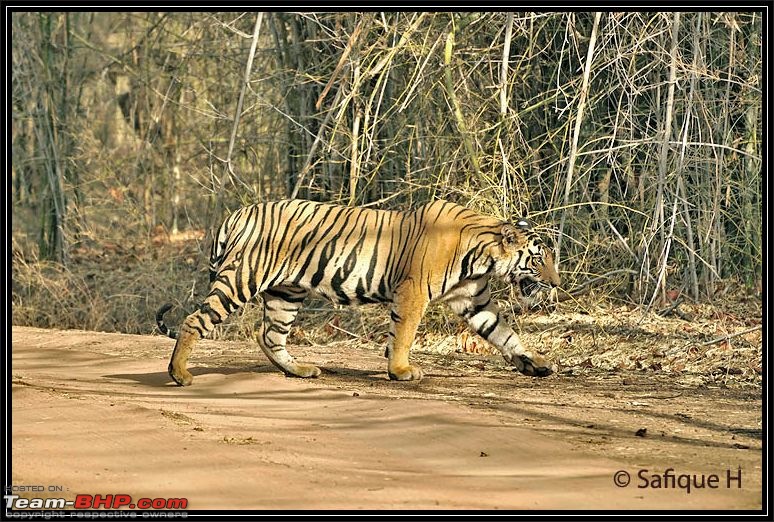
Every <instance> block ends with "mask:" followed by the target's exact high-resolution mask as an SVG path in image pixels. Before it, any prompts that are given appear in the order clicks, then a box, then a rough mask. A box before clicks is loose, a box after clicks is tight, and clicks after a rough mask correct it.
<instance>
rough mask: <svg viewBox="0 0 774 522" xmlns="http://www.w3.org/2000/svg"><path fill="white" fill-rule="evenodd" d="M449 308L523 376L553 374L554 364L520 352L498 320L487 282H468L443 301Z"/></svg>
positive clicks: (507, 328)
mask: <svg viewBox="0 0 774 522" xmlns="http://www.w3.org/2000/svg"><path fill="white" fill-rule="evenodd" d="M447 304H448V305H449V307H450V308H451V309H452V310H454V312H456V313H457V314H458V315H460V316H462V317H463V318H464V319H465V320H466V321H467V322H468V325H470V327H471V328H472V329H473V330H474V331H475V332H476V333H477V334H478V335H480V336H481V337H483V338H484V339H486V340H487V341H489V342H490V343H492V344H493V345H495V346H496V347H497V348H498V349H499V350H500V352H501V353H502V354H503V358H505V360H506V361H507V362H508V363H509V364H512V365H513V366H515V367H516V369H517V370H519V371H520V372H521V373H523V374H524V375H529V376H532V377H547V376H549V375H551V374H552V373H554V372H556V371H557V367H556V364H553V363H551V362H550V361H548V360H547V359H545V358H543V357H542V356H540V355H538V354H537V353H534V352H531V351H528V350H525V349H524V346H522V344H521V341H520V340H519V336H518V335H517V334H516V332H514V331H513V329H512V328H511V327H510V326H508V325H507V324H506V323H505V321H503V320H502V319H501V318H500V310H499V308H497V305H495V304H494V303H493V302H492V299H491V297H490V294H489V280H488V279H486V278H482V279H479V280H476V281H471V282H470V284H469V285H467V286H466V287H463V288H461V289H459V290H458V291H457V295H455V296H453V297H451V298H450V299H448V300H447Z"/></svg>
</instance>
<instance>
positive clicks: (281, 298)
mask: <svg viewBox="0 0 774 522" xmlns="http://www.w3.org/2000/svg"><path fill="white" fill-rule="evenodd" d="M307 293H308V292H307V291H306V290H304V289H302V288H300V287H296V286H275V287H273V288H269V289H268V290H266V291H264V292H263V293H262V294H261V295H262V296H263V324H261V328H260V330H259V331H258V344H259V345H260V347H261V349H262V350H263V353H265V354H266V357H268V358H269V360H270V361H271V362H272V364H274V366H276V367H277V368H279V369H280V370H282V371H283V372H284V373H285V375H292V376H295V377H317V376H318V375H320V369H319V368H318V367H316V366H313V365H311V364H304V363H299V362H296V360H295V359H294V358H293V356H292V355H290V354H289V353H288V351H287V350H286V349H285V341H286V340H287V338H288V334H289V333H290V328H291V327H292V326H293V322H294V321H295V320H296V316H297V315H298V311H299V310H300V309H301V306H302V305H303V302H304V299H306V296H307Z"/></svg>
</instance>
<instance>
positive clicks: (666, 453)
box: [12, 327, 762, 509]
mask: <svg viewBox="0 0 774 522" xmlns="http://www.w3.org/2000/svg"><path fill="white" fill-rule="evenodd" d="M172 346H173V341H171V340H170V339H167V338H162V337H153V336H135V335H119V334H102V333H94V332H83V331H57V330H43V329H38V328H26V327H14V328H13V331H12V350H13V366H12V377H13V399H12V408H13V410H12V413H13V415H12V425H13V426H12V427H13V431H12V436H13V445H12V446H13V448H12V449H13V461H12V479H13V484H14V485H17V486H18V485H21V486H31V485H42V486H45V487H46V488H48V487H49V486H61V487H62V489H63V493H62V494H61V495H62V496H64V497H65V498H68V499H72V498H74V497H75V495H76V494H79V493H85V494H103V495H104V494H111V493H112V494H116V493H122V494H129V495H132V496H133V497H135V498H137V497H143V496H144V497H151V498H157V497H185V498H187V499H188V500H189V506H188V507H189V509H235V508H243V509H328V508H337V509H346V508H352V509H459V508H473V509H551V508H558V509H608V508H610V509H662V508H677V509H760V508H761V473H762V471H761V440H762V424H761V395H760V394H761V392H760V388H759V387H756V386H746V387H724V386H712V385H707V384H702V385H689V384H685V383H684V382H681V381H679V380H675V379H673V378H671V377H670V376H669V375H660V374H659V372H658V371H650V372H631V371H626V370H624V371H616V372H611V371H603V370H600V369H595V368H592V369H589V370H588V371H584V372H583V373H582V374H580V375H579V374H577V373H573V372H571V371H569V372H564V373H560V374H558V375H554V376H551V377H549V378H546V379H542V380H536V379H532V378H528V377H524V376H522V375H520V374H517V373H514V372H512V371H510V369H509V368H508V367H506V366H504V365H503V363H502V360H501V359H499V358H498V357H493V356H486V355H469V354H449V355H438V354H428V353H417V354H415V355H414V360H415V361H416V362H418V363H419V364H420V365H422V366H423V368H424V369H425V374H426V377H425V379H424V380H423V381H422V382H420V383H396V382H390V381H389V380H388V379H387V375H386V371H385V360H384V358H383V357H382V356H381V353H379V350H376V349H369V348H368V346H351V344H346V343H339V344H332V345H327V346H315V347H293V348H292V352H293V353H294V355H296V357H298V358H299V359H301V360H306V361H310V362H314V363H315V364H318V365H320V366H321V367H322V368H323V374H322V376H321V377H320V378H319V379H316V380H301V379H292V378H286V377H284V376H283V375H282V374H280V373H279V372H278V371H277V370H275V369H274V368H273V367H271V366H270V365H269V364H268V362H267V360H266V359H265V358H264V356H263V355H262V354H260V353H259V352H260V350H258V349H257V348H256V347H254V346H253V345H251V344H250V343H238V342H224V341H218V342H216V341H203V342H201V343H200V344H199V346H198V347H197V349H196V350H195V351H194V354H193V356H192V359H191V364H190V367H191V369H192V373H193V374H194V376H195V380H194V384H193V386H191V387H188V388H179V387H176V386H173V385H172V384H171V382H170V380H169V378H168V377H167V374H166V365H167V360H168V356H169V355H170V352H171V350H172ZM638 430H639V431H640V435H644V436H638V435H636V433H637V432H638ZM668 468H673V469H674V470H676V473H677V474H698V475H701V474H704V475H709V474H716V475H719V483H718V486H719V487H718V488H717V489H708V488H705V489H697V488H696V487H695V486H694V487H693V489H692V490H691V491H690V493H688V492H687V491H685V490H684V489H679V488H675V487H669V488H661V489H656V488H653V487H648V488H640V487H638V486H640V485H643V484H644V481H643V480H642V479H640V478H639V477H638V475H637V473H638V472H639V471H640V470H648V471H646V472H643V473H645V474H646V475H647V476H652V475H654V474H662V476H663V473H664V472H665V470H667V469H668ZM739 469H741V477H742V480H741V487H740V488H739V487H737V483H735V482H732V483H731V484H730V485H731V487H730V488H728V487H727V485H728V484H727V482H726V479H727V472H728V470H731V472H732V473H733V474H734V475H737V474H738V470H739ZM619 470H624V471H627V472H628V473H630V475H631V483H630V484H629V486H628V487H617V486H616V485H615V484H614V481H613V477H614V474H615V473H616V472H617V471H619ZM651 481H652V479H651ZM667 485H669V484H667ZM25 495H26V496H31V494H25ZM48 495H49V496H56V494H48Z"/></svg>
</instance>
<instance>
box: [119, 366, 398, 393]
mask: <svg viewBox="0 0 774 522" xmlns="http://www.w3.org/2000/svg"><path fill="white" fill-rule="evenodd" d="M320 370H321V371H322V375H321V376H320V377H319V378H318V379H315V380H318V381H321V382H324V381H325V380H326V377H329V378H334V379H335V378H337V377H338V378H343V379H346V380H352V381H361V382H377V381H385V380H389V378H388V377H387V372H385V371H379V370H359V369H356V368H344V367H338V366H320ZM188 371H190V372H191V374H192V375H193V376H194V378H195V377H197V376H200V375H212V374H219V375H234V374H239V373H255V374H272V373H273V374H277V375H279V376H282V372H281V371H279V370H277V369H276V368H275V367H274V366H272V365H270V364H266V365H260V366H250V367H244V366H239V367H236V366H234V367H228V366H226V367H223V366H219V367H206V366H194V367H191V368H188ZM104 377H106V378H110V379H121V380H125V381H134V382H136V383H138V384H142V385H143V386H150V387H153V388H170V387H172V388H174V387H177V384H175V383H174V381H172V379H171V378H170V377H169V374H168V373H167V372H166V371H162V372H151V373H123V374H113V375H105V376H104ZM287 378H288V379H294V380H299V381H302V380H304V379H302V378H299V377H292V376H288V377H287Z"/></svg>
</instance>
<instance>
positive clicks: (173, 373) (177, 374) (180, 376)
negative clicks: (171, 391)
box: [167, 364, 193, 386]
mask: <svg viewBox="0 0 774 522" xmlns="http://www.w3.org/2000/svg"><path fill="white" fill-rule="evenodd" d="M167 372H168V373H169V376H170V377H172V380H173V381H175V383H176V384H177V385H178V386H190V385H191V383H192V382H193V375H191V372H189V371H188V370H186V369H185V368H183V369H182V370H176V369H175V368H173V367H172V365H171V364H170V365H169V368H167Z"/></svg>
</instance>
